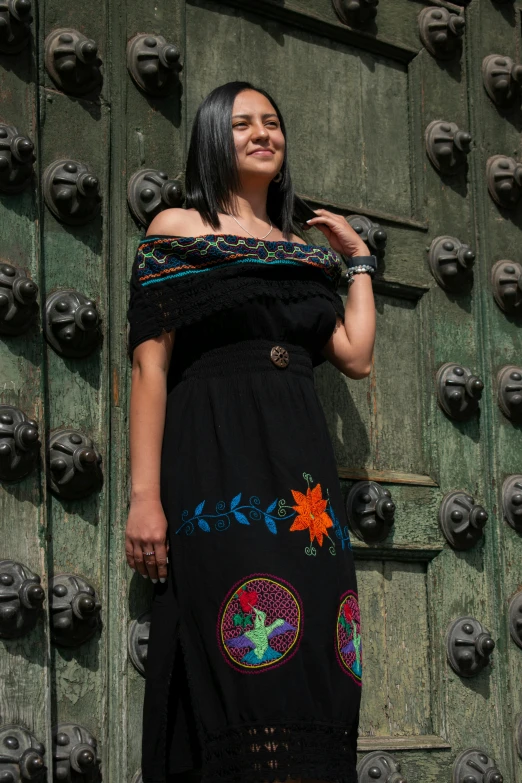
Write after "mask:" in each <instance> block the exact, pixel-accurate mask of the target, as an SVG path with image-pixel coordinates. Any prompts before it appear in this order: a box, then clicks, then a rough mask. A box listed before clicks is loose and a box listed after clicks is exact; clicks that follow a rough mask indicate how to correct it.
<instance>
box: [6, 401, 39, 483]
mask: <svg viewBox="0 0 522 783" xmlns="http://www.w3.org/2000/svg"><path fill="white" fill-rule="evenodd" d="M39 456H40V441H39V439H38V424H37V423H36V421H34V419H29V418H28V417H27V416H26V415H25V413H24V412H23V411H21V410H20V409H19V408H15V407H14V405H4V404H2V405H0V481H20V479H22V478H24V476H27V474H28V473H30V472H31V471H32V470H33V468H34V467H35V466H36V464H37V462H38V458H39Z"/></svg>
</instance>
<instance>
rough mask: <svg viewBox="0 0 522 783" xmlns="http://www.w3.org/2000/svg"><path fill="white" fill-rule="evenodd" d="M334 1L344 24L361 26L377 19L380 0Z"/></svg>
mask: <svg viewBox="0 0 522 783" xmlns="http://www.w3.org/2000/svg"><path fill="white" fill-rule="evenodd" d="M332 3H333V7H334V11H335V13H336V14H337V16H338V17H339V19H340V20H341V22H343V24H347V25H351V26H359V25H365V24H369V23H370V22H372V21H373V20H374V19H375V17H376V16H377V6H378V5H379V0H332Z"/></svg>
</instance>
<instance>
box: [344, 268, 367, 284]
mask: <svg viewBox="0 0 522 783" xmlns="http://www.w3.org/2000/svg"><path fill="white" fill-rule="evenodd" d="M360 272H366V273H367V274H369V275H370V277H373V276H374V274H375V268H374V267H373V266H369V265H368V264H359V265H358V266H352V267H350V269H348V271H347V272H345V273H344V277H345V279H346V281H347V283H348V285H351V284H352V283H353V281H354V275H355V274H359V273H360Z"/></svg>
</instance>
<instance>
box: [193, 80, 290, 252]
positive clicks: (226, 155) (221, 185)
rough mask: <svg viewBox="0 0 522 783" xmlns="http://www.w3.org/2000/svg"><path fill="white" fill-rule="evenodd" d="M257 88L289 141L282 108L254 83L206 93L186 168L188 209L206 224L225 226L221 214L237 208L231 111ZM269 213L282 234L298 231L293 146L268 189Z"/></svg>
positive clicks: (221, 88)
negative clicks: (247, 92)
mask: <svg viewBox="0 0 522 783" xmlns="http://www.w3.org/2000/svg"><path fill="white" fill-rule="evenodd" d="M243 90H255V91H256V92H259V93H261V95H264V96H265V98H267V99H268V100H269V101H270V103H271V104H272V106H273V107H274V109H275V112H276V114H277V116H278V118H279V122H280V124H281V131H282V133H283V136H284V137H285V142H286V128H285V123H284V120H283V117H282V115H281V112H280V111H279V108H278V106H277V104H276V102H275V101H274V99H273V98H272V96H271V95H269V94H268V93H267V92H266V91H265V90H263V89H261V88H259V87H254V86H253V85H252V84H250V82H228V83H227V84H223V85H222V86H221V87H216V89H215V90H212V92H211V93H210V94H209V95H207V97H206V98H205V100H204V101H203V102H202V103H201V104H200V106H199V108H198V111H197V113H196V117H195V119H194V124H193V126H192V134H191V138H190V145H189V151H188V157H187V165H186V170H185V188H186V205H187V207H193V208H194V209H196V210H197V211H198V212H199V213H200V215H201V217H202V219H203V222H204V223H209V224H210V225H211V226H212V228H214V229H217V228H219V226H220V222H219V217H218V212H231V211H233V209H234V194H235V193H237V192H238V191H239V173H238V168H237V157H236V148H235V145H234V136H233V132H232V108H233V106H234V100H235V98H236V95H238V94H239V93H240V92H243ZM266 208H267V212H268V215H269V217H270V219H271V220H272V222H273V223H275V225H276V226H278V228H279V229H280V230H281V232H282V233H283V236H285V237H286V238H289V236H290V234H291V233H292V231H293V230H294V223H293V220H292V215H293V210H294V188H293V185H292V180H291V177H290V171H289V168H288V144H287V143H285V152H284V158H283V165H282V167H281V178H280V181H279V182H274V181H272V182H271V183H270V185H269V186H268V196H267V204H266Z"/></svg>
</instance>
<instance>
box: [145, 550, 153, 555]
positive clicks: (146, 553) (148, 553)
mask: <svg viewBox="0 0 522 783" xmlns="http://www.w3.org/2000/svg"><path fill="white" fill-rule="evenodd" d="M143 554H144V555H153V554H154V550H152V552H144V553H143Z"/></svg>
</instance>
